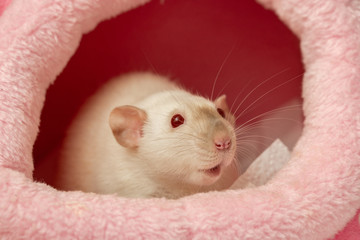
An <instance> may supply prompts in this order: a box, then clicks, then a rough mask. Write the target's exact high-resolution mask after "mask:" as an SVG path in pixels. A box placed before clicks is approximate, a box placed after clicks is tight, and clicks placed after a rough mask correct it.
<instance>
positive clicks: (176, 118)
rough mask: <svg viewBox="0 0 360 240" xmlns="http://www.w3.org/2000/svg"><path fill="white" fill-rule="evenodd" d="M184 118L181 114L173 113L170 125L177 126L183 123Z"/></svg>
mask: <svg viewBox="0 0 360 240" xmlns="http://www.w3.org/2000/svg"><path fill="white" fill-rule="evenodd" d="M184 122H185V119H184V117H183V116H181V115H180V114H175V115H174V116H173V117H172V118H171V126H172V127H173V128H177V127H178V126H180V125H182V124H184Z"/></svg>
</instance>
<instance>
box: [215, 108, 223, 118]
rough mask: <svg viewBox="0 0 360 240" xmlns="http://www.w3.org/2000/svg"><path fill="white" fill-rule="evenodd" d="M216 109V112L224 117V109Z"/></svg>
mask: <svg viewBox="0 0 360 240" xmlns="http://www.w3.org/2000/svg"><path fill="white" fill-rule="evenodd" d="M216 110H217V112H218V113H219V114H220V115H221V116H222V117H223V118H225V113H224V110H222V109H221V108H218V109H216Z"/></svg>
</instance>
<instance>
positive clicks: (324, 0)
mask: <svg viewBox="0 0 360 240" xmlns="http://www.w3.org/2000/svg"><path fill="white" fill-rule="evenodd" d="M144 2H146V0H101V1H100V0H42V1H38V0H28V1H21V0H12V1H11V2H10V1H5V2H4V4H0V8H6V9H5V10H4V11H3V9H2V10H1V9H0V13H1V12H2V15H1V17H0V99H1V102H0V126H1V128H0V135H1V138H0V213H1V214H0V237H1V238H2V239H20V238H21V239H69V238H80V239H113V238H118V239H125V238H126V239H135V238H136V239H138V238H146V239H188V238H201V239H219V238H221V239H234V238H236V239H329V238H336V239H360V228H359V212H357V210H358V209H359V208H360V136H359V135H360V28H359V26H360V2H359V1H358V0H333V1H329V0H302V1H300V0H259V2H260V4H263V5H264V6H266V7H268V8H270V9H272V10H273V11H274V12H276V14H277V15H278V16H279V17H280V19H281V20H282V21H283V22H284V23H285V24H286V25H287V26H288V27H289V28H290V29H291V30H292V31H293V32H294V33H295V34H296V35H297V36H298V37H299V38H300V40H301V48H302V54H303V62H304V65H305V70H306V73H305V76H304V81H303V97H304V114H305V117H306V120H305V127H304V130H303V134H302V137H301V138H300V140H299V142H298V143H297V145H296V147H295V149H294V152H293V154H292V158H291V160H290V163H289V164H288V165H286V166H285V168H284V169H282V170H281V171H280V172H279V174H277V175H276V177H275V178H274V179H273V180H272V181H271V182H270V183H268V184H267V185H265V186H262V187H259V188H254V189H247V190H236V191H225V192H213V193H207V194H198V195H194V196H190V197H187V198H183V199H180V200H176V201H174V200H165V199H147V200H136V199H124V198H119V197H115V196H100V195H96V194H85V193H82V192H60V191H56V190H55V189H53V188H51V187H49V186H47V185H45V184H41V183H36V182H33V181H32V171H33V160H32V147H33V144H34V141H35V138H36V135H37V132H38V126H39V117H40V112H41V109H42V106H43V103H44V99H45V93H46V89H47V87H48V86H49V84H50V83H51V82H52V81H54V79H55V78H56V76H57V75H58V74H59V73H60V72H61V71H62V69H63V68H64V67H65V65H66V63H67V61H68V60H69V59H70V57H71V56H72V54H73V53H74V52H75V50H76V48H77V46H78V44H79V41H80V38H81V36H82V34H84V33H86V32H88V31H90V30H92V29H93V28H94V27H95V26H96V25H97V24H98V23H99V22H100V21H102V20H104V19H107V18H110V17H112V16H115V15H116V14H119V13H121V12H124V11H126V10H128V9H130V8H133V7H135V6H138V5H140V4H143V3H144Z"/></svg>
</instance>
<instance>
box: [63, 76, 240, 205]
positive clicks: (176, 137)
mask: <svg viewBox="0 0 360 240" xmlns="http://www.w3.org/2000/svg"><path fill="white" fill-rule="evenodd" d="M121 105H134V106H136V107H138V108H141V109H144V110H145V112H146V114H147V119H146V122H145V124H144V127H143V137H141V139H140V142H139V146H138V147H137V148H135V149H131V148H124V147H123V146H121V145H120V144H118V143H117V141H116V140H115V138H114V136H113V133H112V131H111V129H110V127H109V122H108V119H109V114H110V112H111V111H112V109H114V108H115V107H118V106H121ZM200 108H201V109H207V110H206V111H205V112H207V111H210V112H211V113H212V114H213V116H215V118H208V117H207V116H206V114H203V113H201V111H200V113H199V112H198V109H200ZM175 113H180V114H182V115H183V116H184V117H185V123H184V124H183V125H181V126H180V127H178V128H176V129H174V128H172V127H171V124H170V119H171V116H172V115H173V114H175ZM216 114H217V112H216V107H215V105H214V103H213V102H211V101H209V100H206V99H205V98H203V97H199V96H195V95H192V94H190V93H188V92H186V91H184V90H181V89H180V88H179V87H177V86H176V85H175V84H174V83H172V82H170V81H168V80H167V79H166V78H165V77H161V76H156V75H153V74H151V73H133V74H128V75H125V76H122V77H120V78H117V79H114V80H112V81H110V82H109V83H107V84H106V85H105V86H104V87H103V88H102V89H100V90H99V91H98V92H97V93H96V94H95V95H94V96H93V97H92V98H91V99H90V100H89V101H88V102H87V103H86V105H85V106H84V107H83V108H82V110H81V111H80V113H79V115H78V116H77V117H76V119H75V120H74V122H73V124H72V125H71V127H70V129H69V131H68V134H67V137H66V138H65V141H64V144H63V146H62V148H61V151H60V154H59V159H58V175H57V181H56V186H57V187H58V188H61V189H66V190H82V191H86V192H97V193H105V194H107V193H117V194H119V195H121V196H126V197H153V196H157V197H168V198H177V197H181V196H185V195H188V194H192V193H196V192H203V191H209V190H215V189H217V190H219V189H224V188H226V187H228V186H229V185H231V183H232V182H233V180H235V178H236V170H234V169H233V168H232V166H233V164H232V163H233V158H234V154H235V146H236V142H235V141H236V139H235V134H234V129H233V126H231V124H230V123H229V122H228V121H226V120H225V119H223V118H221V116H220V115H219V116H217V115H216ZM216 116H217V117H216ZM217 121H218V122H221V123H220V124H222V125H224V126H226V129H227V130H226V131H228V132H229V134H230V135H231V138H232V141H233V144H232V147H231V150H230V151H228V152H227V153H223V152H219V151H216V149H214V147H213V141H212V138H211V136H212V135H211V134H212V133H211V132H212V130H211V129H212V128H213V125H214V122H217ZM199 137H202V138H203V139H202V140H200V139H198V138H199ZM220 163H221V165H222V168H223V171H222V172H223V173H224V169H225V168H226V174H222V179H220V180H219V179H217V178H214V177H209V176H208V175H207V174H204V173H203V172H201V171H199V170H200V169H208V168H211V167H212V166H215V165H216V164H220ZM229 165H231V167H228V166H229ZM215 181H216V182H215Z"/></svg>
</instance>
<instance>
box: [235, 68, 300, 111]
mask: <svg viewBox="0 0 360 240" xmlns="http://www.w3.org/2000/svg"><path fill="white" fill-rule="evenodd" d="M303 75H304V73H301V74H299V75H297V76H295V77H293V78H291V79H289V80H287V81H285V82H283V83H281V84H279V85H277V86H275V87H273V88H272V89H270V90H269V91H267V92H265V93H264V94H262V95H261V96H260V97H258V98H257V99H256V100H255V101H253V102H252V103H251V104H250V105H249V106H247V107H246V108H245V109H244V110H243V111H242V112H241V113H240V114H239V117H240V116H242V115H243V114H244V113H245V112H246V111H247V110H248V109H249V108H250V107H252V106H254V104H255V103H257V102H258V101H259V100H260V99H262V98H263V97H264V96H266V95H268V94H269V93H271V92H273V91H274V90H276V89H278V88H280V87H281V86H283V85H285V84H287V83H289V82H291V81H293V80H295V79H297V78H298V77H300V76H303ZM239 106H240V105H239ZM239 106H238V108H237V109H236V111H235V112H237V110H238V109H239Z"/></svg>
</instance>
